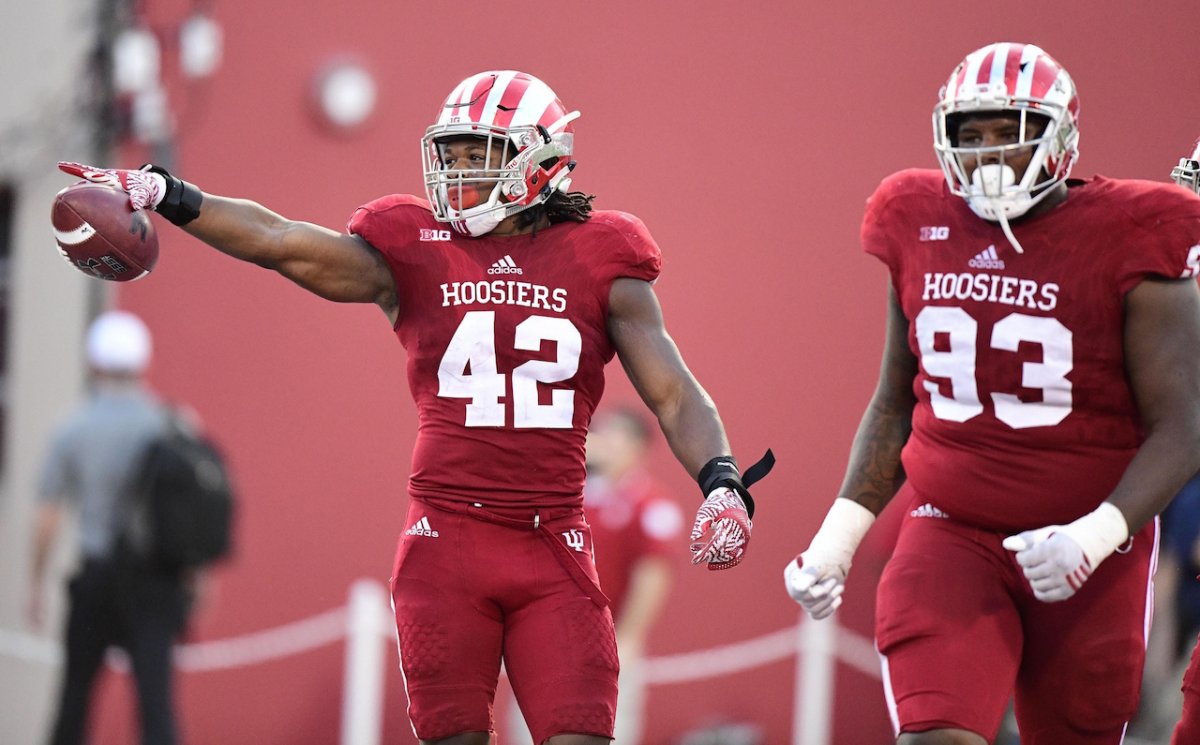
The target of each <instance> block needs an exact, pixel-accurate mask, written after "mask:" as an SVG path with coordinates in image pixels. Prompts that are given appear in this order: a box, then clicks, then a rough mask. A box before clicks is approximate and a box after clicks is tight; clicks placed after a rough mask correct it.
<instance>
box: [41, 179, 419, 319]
mask: <svg viewBox="0 0 1200 745" xmlns="http://www.w3.org/2000/svg"><path fill="white" fill-rule="evenodd" d="M59 168H60V169H62V170H63V171H65V172H66V173H69V174H71V175H73V176H79V177H81V178H84V179H87V180H88V181H92V182H95V183H103V184H108V185H110V186H113V187H115V188H119V189H122V190H124V191H125V192H127V193H128V194H129V195H130V199H129V201H130V204H131V205H132V206H133V208H134V209H144V208H145V209H153V210H156V211H158V212H160V213H161V214H162V215H163V216H164V217H166V218H167V219H168V220H170V221H171V222H173V223H175V224H176V225H180V226H181V227H183V229H184V230H185V231H187V232H188V233H191V234H192V235H194V236H196V237H197V238H199V239H200V240H202V241H204V242H205V243H207V244H209V245H210V246H212V247H214V248H216V249H217V250H219V251H221V252H223V253H225V254H228V255H230V256H232V257H234V258H235V259H241V260H242V261H248V262H251V263H254V264H258V265H259V266H262V267H265V268H267V269H271V270H272V271H275V272H278V273H279V274H282V275H283V276H284V277H287V278H288V279H290V280H292V281H293V282H295V283H296V284H298V285H300V286H301V287H303V288H304V289H306V290H308V291H309V292H312V293H314V294H316V295H319V296H321V297H323V298H325V299H327V300H334V301H336V302H342V303H375V304H376V305H378V306H379V307H380V308H382V309H383V311H384V312H385V313H386V314H387V315H388V317H389V319H391V320H392V322H393V323H394V322H395V320H396V312H397V307H398V301H397V297H396V287H395V282H394V280H393V279H392V275H391V271H390V270H389V268H388V266H387V263H386V262H385V261H384V259H383V257H382V256H381V255H380V254H379V252H378V251H376V250H375V249H374V248H372V247H371V246H370V245H369V244H368V243H367V242H366V241H364V240H363V239H362V238H360V237H358V236H355V235H347V234H345V233H339V232H337V231H334V230H329V229H328V228H323V227H321V226H319V225H314V224H312V223H307V222H300V221H296V220H288V219H286V218H284V217H281V216H280V215H277V214H276V213H274V212H272V211H271V210H269V209H267V208H266V207H263V206H262V205H260V204H257V203H255V202H251V201H249V200H246V199H230V198H227V197H221V196H217V195H215V194H204V193H203V192H201V191H200V190H199V189H197V188H196V187H195V186H193V185H191V184H188V183H186V182H183V181H180V180H179V179H177V178H175V177H174V176H172V175H171V174H169V173H167V172H166V171H164V170H162V169H159V168H153V167H147V168H148V170H140V171H129V170H121V169H105V168H95V167H93V166H86V165H83V164H80V163H59Z"/></svg>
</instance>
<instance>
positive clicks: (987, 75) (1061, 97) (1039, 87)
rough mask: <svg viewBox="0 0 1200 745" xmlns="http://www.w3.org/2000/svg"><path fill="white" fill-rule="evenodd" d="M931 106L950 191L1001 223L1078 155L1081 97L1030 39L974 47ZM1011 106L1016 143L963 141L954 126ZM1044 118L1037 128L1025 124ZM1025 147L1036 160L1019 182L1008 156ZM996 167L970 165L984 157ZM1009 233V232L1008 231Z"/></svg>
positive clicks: (1028, 204) (1058, 179) (1066, 171)
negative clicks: (991, 144)
mask: <svg viewBox="0 0 1200 745" xmlns="http://www.w3.org/2000/svg"><path fill="white" fill-rule="evenodd" d="M938 98H939V100H938V103H937V105H936V106H935V107H934V110H933V147H934V151H935V152H936V153H937V156H938V160H939V161H940V163H941V166H942V171H943V173H945V175H946V182H947V183H948V184H949V185H950V191H951V192H952V193H953V194H955V195H957V196H960V197H963V198H964V199H966V200H967V204H968V205H970V207H971V209H972V210H973V211H974V212H975V214H977V215H979V216H980V217H982V218H984V219H985V220H993V221H999V222H1000V223H1001V225H1002V227H1004V228H1005V232H1006V233H1007V232H1010V231H1009V229H1008V220H1009V219H1013V218H1017V217H1020V216H1021V215H1023V214H1025V213H1026V212H1028V211H1029V210H1030V208H1032V207H1033V206H1034V205H1035V204H1037V203H1038V202H1039V201H1041V200H1042V199H1043V198H1044V197H1045V196H1046V195H1047V194H1049V193H1050V192H1051V191H1052V190H1053V188H1054V187H1055V186H1056V185H1058V184H1060V183H1062V182H1063V181H1066V179H1067V177H1068V176H1069V175H1070V173H1071V166H1073V165H1074V164H1075V160H1076V159H1077V158H1078V157H1079V126H1078V123H1079V96H1078V94H1077V93H1076V92H1075V83H1074V82H1072V80H1071V76H1070V75H1068V74H1067V71H1066V70H1064V69H1063V68H1062V65H1060V64H1059V63H1058V62H1056V61H1055V60H1054V58H1052V57H1051V56H1050V55H1048V54H1046V52H1045V51H1043V50H1042V49H1041V48H1039V47H1036V46H1034V45H1032V44H1016V43H1009V42H1002V43H998V44H990V45H988V46H986V47H983V48H982V49H978V50H976V51H974V52H972V53H971V54H969V55H967V58H966V59H964V60H963V61H962V62H960V63H959V65H958V67H956V68H955V69H954V72H952V73H951V74H950V79H949V80H947V81H946V85H945V86H943V87H942V90H941V91H940V93H939V96H938ZM979 112H1015V113H1017V114H1018V115H1019V116H1020V123H1021V137H1020V141H1019V142H1017V143H1015V144H1011V145H1002V146H997V147H960V146H959V145H958V138H957V134H958V133H957V128H958V124H959V122H960V121H961V120H962V118H963V117H964V116H965V115H967V114H973V113H979ZM1041 122H1044V123H1045V125H1046V126H1045V130H1044V131H1042V132H1041V133H1040V134H1039V133H1038V132H1037V129H1036V127H1035V128H1034V129H1033V130H1032V131H1030V130H1027V129H1026V124H1027V123H1032V124H1038V123H1041ZM1023 148H1034V153H1033V159H1032V161H1031V162H1030V164H1029V167H1028V168H1026V169H1025V173H1024V174H1023V176H1022V177H1021V180H1020V182H1019V183H1017V182H1016V176H1015V174H1014V172H1013V169H1012V168H1011V167H1010V166H1008V165H1007V163H1006V160H1007V159H1008V158H1010V157H1011V155H1012V154H1013V153H1014V152H1016V151H1018V150H1020V149H1023ZM985 156H990V159H991V161H994V160H996V159H997V157H998V161H999V165H989V166H984V167H981V168H975V169H974V170H973V171H969V169H968V168H967V167H966V164H965V163H964V161H968V162H969V163H970V164H971V165H972V167H973V166H974V164H976V163H979V162H981V160H980V159H981V158H985ZM1010 239H1011V236H1010Z"/></svg>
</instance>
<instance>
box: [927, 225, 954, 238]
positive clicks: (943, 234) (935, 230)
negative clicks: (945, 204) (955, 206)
mask: <svg viewBox="0 0 1200 745" xmlns="http://www.w3.org/2000/svg"><path fill="white" fill-rule="evenodd" d="M921 240H922V241H946V240H950V228H949V227H947V226H946V225H926V226H924V227H922V228H921Z"/></svg>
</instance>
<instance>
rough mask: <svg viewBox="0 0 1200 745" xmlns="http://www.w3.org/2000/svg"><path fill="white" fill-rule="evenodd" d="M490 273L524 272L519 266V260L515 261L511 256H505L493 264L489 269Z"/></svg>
mask: <svg viewBox="0 0 1200 745" xmlns="http://www.w3.org/2000/svg"><path fill="white" fill-rule="evenodd" d="M487 273H488V274H524V273H525V272H523V271H521V267H519V266H517V262H515V261H513V258H512V257H511V256H507V255H506V256H505V257H504V258H503V259H500V260H499V261H497V262H495V263H494V264H492V266H491V267H490V268H489V269H488V270H487Z"/></svg>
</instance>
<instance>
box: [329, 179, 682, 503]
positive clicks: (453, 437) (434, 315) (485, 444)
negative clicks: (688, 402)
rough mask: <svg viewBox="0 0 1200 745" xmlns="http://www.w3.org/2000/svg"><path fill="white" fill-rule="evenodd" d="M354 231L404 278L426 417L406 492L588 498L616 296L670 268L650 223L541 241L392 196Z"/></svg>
mask: <svg viewBox="0 0 1200 745" xmlns="http://www.w3.org/2000/svg"><path fill="white" fill-rule="evenodd" d="M348 229H349V231H350V232H351V233H354V234H357V235H359V236H361V237H362V238H363V239H365V240H366V241H367V242H368V243H370V244H371V245H372V246H373V247H374V248H375V249H376V250H378V251H379V252H380V253H381V254H382V255H383V257H384V258H385V260H386V261H387V264H388V266H389V267H390V268H391V272H392V276H393V277H394V279H395V282H396V293H397V297H398V298H399V302H400V306H399V317H398V320H397V322H396V326H395V333H396V336H397V338H398V339H399V340H400V343H401V344H403V345H404V348H405V350H406V352H407V355H408V384H409V389H410V391H411V393H412V396H413V400H414V401H415V402H416V406H417V415H418V420H419V429H418V433H417V442H416V447H415V448H414V451H413V462H412V475H411V477H410V479H409V493H410V494H411V495H412V496H414V497H424V498H439V499H449V500H454V501H460V502H479V503H483V504H490V505H519V506H536V507H557V506H577V505H580V504H582V491H583V481H584V439H585V437H586V433H587V427H588V423H589V422H590V420H591V416H592V412H593V411H594V410H595V407H596V404H597V403H598V402H599V400H600V396H601V394H602V392H603V390H604V366H605V364H607V363H608V362H609V361H610V360H611V359H612V358H613V354H614V348H613V346H612V342H611V341H610V339H609V336H608V328H607V324H608V297H609V290H610V288H611V287H612V283H613V281H614V280H615V279H617V278H619V277H632V278H635V279H641V280H646V281H653V280H654V279H656V278H657V277H658V274H659V271H660V268H661V255H660V253H659V250H658V246H657V245H655V243H654V241H653V239H652V238H651V237H650V235H649V233H648V232H647V231H646V228H645V226H644V225H643V224H642V223H641V221H640V220H638V219H637V218H635V217H633V216H631V215H627V214H625V213H621V212H610V211H598V212H594V213H593V214H592V217H591V219H590V220H588V221H587V222H584V223H571V222H567V223H558V224H555V225H552V226H550V227H548V228H545V229H542V230H539V231H538V232H537V234H536V235H518V236H509V237H503V236H495V237H489V236H483V237H480V238H470V237H466V236H461V235H459V234H458V233H454V232H451V231H449V230H447V229H446V225H445V224H444V223H439V222H437V221H435V220H434V219H433V215H432V214H431V212H430V210H429V205H428V204H427V203H426V202H425V201H424V200H421V199H418V198H416V197H412V196H407V195H393V196H389V197H383V198H381V199H378V200H376V201H374V202H371V203H369V204H367V205H364V206H363V207H360V208H359V209H358V210H357V211H356V212H355V213H354V215H353V216H352V217H351V219H350V224H349V226H348Z"/></svg>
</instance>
